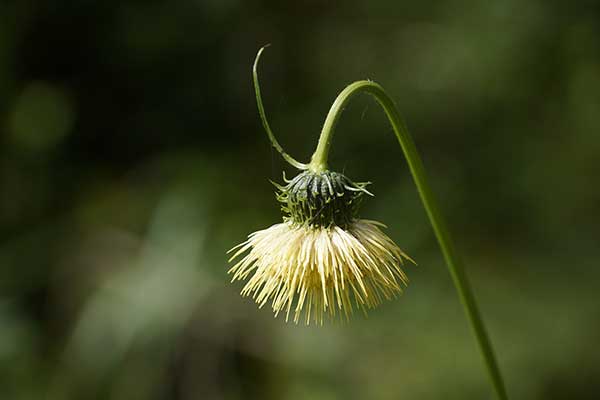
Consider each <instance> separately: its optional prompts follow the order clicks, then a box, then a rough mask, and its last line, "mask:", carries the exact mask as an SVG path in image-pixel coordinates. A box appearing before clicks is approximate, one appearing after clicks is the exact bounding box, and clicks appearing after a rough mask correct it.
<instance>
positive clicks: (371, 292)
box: [229, 46, 508, 400]
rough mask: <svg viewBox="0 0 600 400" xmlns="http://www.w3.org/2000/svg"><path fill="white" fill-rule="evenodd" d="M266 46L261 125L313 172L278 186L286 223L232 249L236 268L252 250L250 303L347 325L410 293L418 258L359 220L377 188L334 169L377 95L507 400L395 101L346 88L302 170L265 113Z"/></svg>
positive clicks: (364, 85)
mask: <svg viewBox="0 0 600 400" xmlns="http://www.w3.org/2000/svg"><path fill="white" fill-rule="evenodd" d="M265 47H266V46H265ZM265 47H263V48H261V49H260V50H259V51H258V54H257V55H256V59H255V61H254V69H253V78H254V91H255V93H256V102H257V105H258V112H259V114H260V119H261V121H262V124H263V127H264V128H265V131H266V132H267V135H268V136H269V139H270V140H271V144H272V145H273V147H274V148H275V149H276V150H277V151H278V152H279V153H280V154H281V155H282V156H283V158H284V159H285V160H286V161H287V162H288V163H289V164H291V165H292V166H294V167H296V168H298V169H300V170H301V171H304V172H302V173H300V174H299V175H298V176H297V177H295V178H294V179H292V180H291V181H286V185H283V186H281V185H277V184H276V185H275V186H277V189H278V194H277V199H278V200H279V201H280V202H281V203H282V207H281V209H282V210H283V211H284V214H285V217H284V222H283V223H281V224H276V225H273V226H271V227H270V228H267V229H265V230H262V231H258V232H255V233H253V234H251V235H250V236H249V238H248V240H247V241H246V242H244V243H241V244H240V245H238V246H236V247H234V248H233V249H231V250H230V251H236V252H235V254H234V255H233V257H231V259H230V261H232V260H233V259H235V258H237V257H240V256H242V254H244V253H246V252H248V253H246V255H244V256H243V257H242V259H241V260H240V261H238V263H237V264H236V265H234V267H233V268H231V270H230V271H229V272H230V273H233V274H234V275H233V280H236V279H246V278H248V277H250V275H251V274H252V276H251V277H250V279H249V280H248V282H247V283H246V286H245V287H244V289H243V290H242V295H252V296H253V297H254V299H255V300H256V301H257V303H258V304H259V306H260V307H262V306H263V305H265V304H266V303H267V302H269V301H271V302H272V307H273V310H274V311H275V314H276V315H277V314H279V313H280V312H285V314H286V319H287V318H289V315H290V312H291V310H292V308H293V309H294V320H295V321H296V322H298V321H299V320H300V317H301V315H302V313H303V312H305V315H306V322H307V323H308V322H309V321H310V319H311V315H312V316H313V318H314V320H315V321H317V322H320V323H322V322H323V315H324V314H330V315H335V314H336V313H338V312H339V313H343V314H344V315H346V317H347V316H348V314H349V313H350V312H352V303H353V302H355V303H356V304H357V305H358V306H359V307H360V308H362V309H363V310H364V309H366V308H371V307H374V306H376V305H378V304H379V303H380V302H381V301H382V300H383V299H385V298H391V297H393V296H395V295H396V294H398V293H400V292H401V288H402V285H406V282H407V279H406V276H405V275H404V272H402V269H401V267H400V266H401V265H402V263H403V260H404V259H406V260H410V261H412V260H411V259H410V258H409V257H408V256H407V255H406V254H404V252H403V251H402V250H400V249H399V248H398V246H396V244H395V243H394V242H393V241H392V240H391V239H390V238H389V237H387V236H386V235H385V234H384V233H383V232H382V231H381V230H380V229H379V227H381V226H383V225H382V224H380V223H378V222H375V221H369V220H362V219H359V218H358V208H359V205H360V201H361V200H362V196H364V195H365V194H370V193H369V192H368V191H367V190H366V189H365V186H366V185H367V183H354V182H352V181H350V180H349V179H348V178H346V177H345V176H344V175H342V174H339V173H336V172H331V171H329V169H328V167H327V157H328V153H329V147H330V144H331V136H332V135H333V132H334V130H335V126H336V124H337V121H338V120H339V118H340V116H341V114H342V110H343V109H344V107H345V106H346V105H347V103H348V102H349V101H350V99H351V98H352V97H353V96H355V95H356V94H358V93H368V94H370V95H372V96H373V97H374V98H375V100H376V101H377V103H378V104H379V105H380V106H381V107H382V108H383V110H384V111H385V114H386V116H387V118H388V120H389V122H390V124H391V126H392V129H393V131H394V134H395V135H396V138H397V139H398V143H399V144H400V147H401V148H402V152H403V154H404V156H405V158H406V161H407V163H408V166H409V169H410V172H411V174H412V177H413V179H414V182H415V185H416V186H417V190H418V192H419V196H420V198H421V201H422V202H423V207H424V208H425V211H426V213H427V217H428V218H429V222H430V223H431V227H432V228H433V232H434V233H435V236H436V238H437V240H438V243H439V245H440V249H441V250H442V254H443V255H444V259H445V261H446V265H447V267H448V272H450V275H451V277H452V280H453V282H454V286H455V288H456V291H457V293H458V295H459V299H460V301H461V303H462V305H463V307H464V310H465V313H466V315H467V316H468V321H469V323H470V325H471V328H472V329H473V333H474V335H475V338H476V339H477V343H478V345H479V350H480V352H481V355H482V358H483V360H484V363H485V366H486V369H487V371H488V374H489V377H490V380H491V383H492V385H493V387H494V390H495V392H496V395H497V398H498V399H499V400H507V399H508V396H507V394H506V388H505V387H504V381H503V379H502V374H501V373H500V368H499V367H498V363H497V362H496V357H495V355H494V351H493V348H492V343H491V341H490V338H489V336H488V334H487V332H486V329H485V325H484V323H483V319H482V317H481V315H480V313H479V309H478V307H477V302H476V300H475V296H474V294H473V291H472V289H471V285H470V284H469V280H468V279H467V275H466V273H465V271H464V270H463V265H462V263H461V260H460V258H459V257H458V254H457V252H456V250H455V248H454V244H453V241H452V237H451V235H450V232H449V230H448V228H447V226H446V223H445V220H444V218H443V216H442V214H441V213H440V211H439V209H438V206H437V201H436V199H435V196H434V195H433V192H432V190H431V187H430V185H429V183H428V181H427V176H426V174H425V170H424V168H423V163H422V161H421V157H420V156H419V153H418V151H417V148H416V146H415V143H414V142H413V140H412V137H411V135H410V134H409V132H408V129H407V128H406V125H405V124H404V121H402V118H401V117H400V114H399V113H398V110H397V109H396V106H395V104H394V101H393V100H392V98H391V97H390V96H388V94H387V93H386V92H385V90H383V88H382V87H381V86H380V85H378V84H377V83H375V82H372V81H368V80H363V81H356V82H354V83H351V84H350V85H348V86H346V88H345V89H344V90H342V91H341V92H340V94H339V95H338V97H337V98H336V99H335V101H334V102H333V105H332V106H331V109H330V110H329V113H328V114H327V118H326V119H325V123H324V124H323V129H322V130H321V135H320V137H319V143H318V145H317V149H316V150H315V152H314V154H313V156H312V159H311V161H310V163H309V164H303V163H301V162H298V161H296V160H295V159H294V158H293V157H291V156H290V155H289V154H287V153H286V152H285V151H284V150H283V148H282V147H281V145H280V144H279V143H278V142H277V139H275V136H274V135H273V132H272V131H271V128H270V126H269V123H268V121H267V117H266V115H265V110H264V106H263V103H262V98H261V95H260V85H259V84H258V73H257V65H258V61H259V59H260V56H261V54H262V52H263V50H264V49H265ZM413 262H414V261H413Z"/></svg>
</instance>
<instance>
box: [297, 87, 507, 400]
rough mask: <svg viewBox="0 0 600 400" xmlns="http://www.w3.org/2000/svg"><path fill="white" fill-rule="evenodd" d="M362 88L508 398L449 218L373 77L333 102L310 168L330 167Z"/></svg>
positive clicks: (498, 389)
mask: <svg viewBox="0 0 600 400" xmlns="http://www.w3.org/2000/svg"><path fill="white" fill-rule="evenodd" d="M361 92H366V93H369V94H371V95H373V96H374V97H375V99H376V100H377V102H378V103H379V104H380V105H381V106H382V107H383V109H384V110H385V113H386V114H387V117H388V119H389V120H390V123H391V124H392V128H393V129H394V133H395V134H396V137H397V138H398V142H399V143H400V147H402V151H403V152H404V156H405V157H406V161H407V162H408V166H409V168H410V172H411V174H412V176H413V179H414V181H415V184H416V185H417V189H418V191H419V195H420V196H421V201H422V202H423V206H424V207H425V211H426V212H427V216H428V217H429V221H430V222H431V225H432V227H433V231H434V232H435V236H436V237H437V240H438V242H439V245H440V248H441V250H442V253H443V254H444V259H445V260H446V264H447V266H448V270H449V271H450V275H451V276H452V280H453V282H454V286H455V287H456V291H457V292H458V296H459V297H460V301H461V303H462V305H463V307H464V310H465V312H466V314H467V316H468V320H469V322H470V324H471V328H472V330H473V333H474V335H475V337H476V339H477V342H478V343H479V350H480V351H481V355H482V357H483V360H484V362H485V365H486V367H487V371H488V374H489V377H490V379H491V381H492V384H493V386H494V389H495V390H496V394H497V396H498V399H500V400H506V399H507V398H508V397H507V394H506V389H505V387H504V382H503V380H502V375H501V373H500V369H499V367H498V363H497V362H496V359H495V356H494V351H493V349H492V344H491V342H490V339H489V336H488V334H487V333H486V329H485V326H484V323H483V320H482V319H481V315H480V313H479V310H478V307H477V302H476V300H475V296H474V295H473V291H472V289H471V285H470V284H469V280H468V279H467V276H466V274H465V272H464V269H463V264H462V262H461V261H460V259H459V257H458V254H457V252H456V250H455V248H454V243H453V241H452V238H451V236H450V233H449V231H448V228H447V227H446V222H445V221H444V218H443V217H442V214H441V213H440V211H439V208H438V205H437V201H436V199H435V196H434V195H433V192H432V191H431V187H430V185H429V183H428V181H427V177H426V175H425V170H424V168H423V162H422V161H421V157H419V153H418V152H417V148H416V146H415V143H414V141H413V140H412V138H411V136H410V134H409V133H408V129H407V128H406V125H405V124H404V122H403V121H402V118H401V117H400V114H399V113H398V111H397V109H396V106H395V105H394V101H393V100H392V99H391V98H390V97H389V96H388V95H387V93H386V92H385V91H384V90H383V88H382V87H381V86H380V85H378V84H377V83H375V82H371V81H358V82H354V83H352V84H351V85H349V86H347V87H346V88H345V89H344V90H343V91H342V92H341V93H340V94H339V96H338V97H337V98H336V99H335V102H334V103H333V105H332V106H331V109H330V110H329V114H327V118H326V119H325V124H324V125H323V130H322V131H321V136H320V138H319V143H318V145H317V149H316V150H315V153H314V154H313V156H312V160H311V162H310V164H308V168H309V169H310V170H313V171H324V170H326V169H327V156H328V154H329V147H330V145H331V137H332V135H333V131H334V129H335V126H336V124H337V122H338V120H339V119H340V116H341V115H342V111H343V110H344V107H345V106H346V104H347V103H348V102H349V101H350V99H351V98H352V97H353V96H354V95H356V94H358V93H361Z"/></svg>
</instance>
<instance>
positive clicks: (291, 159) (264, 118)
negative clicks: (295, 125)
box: [252, 44, 308, 170]
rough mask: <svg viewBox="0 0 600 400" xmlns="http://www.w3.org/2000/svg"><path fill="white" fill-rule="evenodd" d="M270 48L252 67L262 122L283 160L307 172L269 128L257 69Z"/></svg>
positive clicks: (258, 55) (305, 166) (305, 167)
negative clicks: (284, 148)
mask: <svg viewBox="0 0 600 400" xmlns="http://www.w3.org/2000/svg"><path fill="white" fill-rule="evenodd" d="M269 46H270V45H268V44H267V45H265V46H263V47H261V48H260V50H258V53H257V54H256V59H255V60H254V66H253V67H252V77H253V81H254V93H255V94H256V104H257V106H258V113H259V115H260V120H261V122H262V125H263V127H264V128H265V131H266V132H267V135H268V136H269V140H270V141H271V144H272V145H273V147H275V150H277V151H278V152H279V154H281V156H282V157H283V159H284V160H285V161H287V162H288V163H289V164H290V165H291V166H293V167H295V168H298V169H299V170H305V169H307V168H308V166H307V165H306V164H304V163H301V162H300V161H297V160H296V159H295V158H294V157H292V156H290V155H289V154H288V153H286V152H285V150H283V147H281V145H280V144H279V142H278V141H277V139H276V138H275V135H274V134H273V131H271V127H270V126H269V121H267V116H266V114H265V106H264V105H263V102H262V97H261V95H260V85H259V84H258V72H257V69H258V68H257V67H258V61H259V60H260V56H261V54H262V52H263V50H264V49H265V48H267V47H269Z"/></svg>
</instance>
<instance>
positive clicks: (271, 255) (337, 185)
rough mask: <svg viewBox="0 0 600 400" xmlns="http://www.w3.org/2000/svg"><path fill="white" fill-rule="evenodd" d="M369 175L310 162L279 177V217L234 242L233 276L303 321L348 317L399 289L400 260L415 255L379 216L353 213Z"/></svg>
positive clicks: (246, 291) (249, 292)
mask: <svg viewBox="0 0 600 400" xmlns="http://www.w3.org/2000/svg"><path fill="white" fill-rule="evenodd" d="M367 184H368V183H355V182H352V181H351V180H350V179H348V178H347V177H346V176H344V175H343V174H340V173H337V172H332V171H328V170H325V171H320V172H316V171H312V170H307V171H304V172H302V173H300V174H299V175H297V176H296V177H295V178H293V179H292V180H290V181H286V185H278V184H275V186H276V187H277V200H278V201H279V202H281V205H282V206H281V209H282V211H283V212H284V218H283V222H282V223H279V224H275V225H273V226H271V227H269V228H267V229H264V230H261V231H258V232H254V233H252V234H250V235H249V237H248V240H247V241H245V242H243V243H241V244H240V245H238V246H236V247H234V248H233V249H232V250H230V251H231V252H235V253H234V254H233V256H232V257H231V259H230V261H232V260H234V259H237V258H240V257H241V259H239V260H238V261H237V263H236V264H235V265H234V266H233V268H231V269H230V271H229V272H230V273H232V274H233V280H246V279H248V281H247V282H246V285H245V286H244V288H243V289H242V295H244V296H252V297H253V298H254V300H255V301H256V302H257V303H258V304H259V307H262V306H264V305H265V304H267V303H270V304H271V307H272V308H273V311H274V312H275V315H278V314H280V313H284V314H285V316H286V320H288V319H289V318H290V315H292V316H293V319H294V321H295V322H298V321H300V320H302V321H305V322H306V323H307V324H308V323H309V322H310V321H311V319H312V320H314V321H315V322H317V323H322V322H323V317H324V315H327V314H328V315H330V316H332V317H333V316H336V315H342V316H344V317H346V318H347V317H348V316H349V315H350V313H352V310H353V309H354V308H355V307H358V308H361V309H363V310H366V309H369V308H373V307H375V306H377V305H378V304H380V303H381V302H382V300H384V299H391V298H393V297H394V296H395V295H397V294H399V293H401V292H402V286H403V285H406V283H407V281H408V280H407V277H406V275H405V274H404V272H403V271H402V269H401V265H402V264H403V261H404V260H405V259H406V260H410V261H412V260H411V259H410V258H409V257H408V256H407V255H406V254H405V253H404V252H403V251H402V250H400V248H399V247H398V246H397V245H396V244H395V243H394V242H393V241H392V240H391V239H390V238H389V237H388V236H387V235H385V234H384V233H383V232H382V230H381V228H382V227H384V225H383V224H381V223H378V222H375V221H371V220H365V219H360V218H359V217H358V212H359V207H360V203H361V201H362V198H363V196H365V195H370V193H369V192H368V191H367V190H366V188H365V187H366V186H367Z"/></svg>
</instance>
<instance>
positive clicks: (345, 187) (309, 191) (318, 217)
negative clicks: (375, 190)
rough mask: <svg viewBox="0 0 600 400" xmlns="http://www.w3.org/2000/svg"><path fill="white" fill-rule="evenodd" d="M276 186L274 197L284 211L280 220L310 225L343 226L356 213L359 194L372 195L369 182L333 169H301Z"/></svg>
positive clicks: (356, 214) (360, 197)
mask: <svg viewBox="0 0 600 400" xmlns="http://www.w3.org/2000/svg"><path fill="white" fill-rule="evenodd" d="M284 181H285V183H286V184H285V185H279V184H277V183H275V182H273V184H274V185H275V186H276V187H277V189H278V193H277V200H278V201H279V202H281V203H282V206H281V210H282V211H283V212H284V213H285V214H286V216H285V217H284V220H286V221H292V222H294V223H297V224H300V225H308V226H311V227H329V226H331V225H337V226H339V227H341V228H346V227H347V225H348V224H349V223H350V222H352V221H354V220H355V219H356V218H357V217H358V211H359V207H360V203H361V201H362V197H363V195H365V194H368V195H370V196H372V194H371V193H369V191H367V190H366V189H365V187H366V186H367V185H368V184H369V183H370V182H359V183H356V182H353V181H351V180H350V179H348V178H347V177H346V176H345V175H344V174H341V173H339V172H334V171H321V172H315V171H311V170H307V171H304V172H302V173H300V174H298V175H297V176H296V177H294V178H293V179H292V180H287V179H285V177H284Z"/></svg>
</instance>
